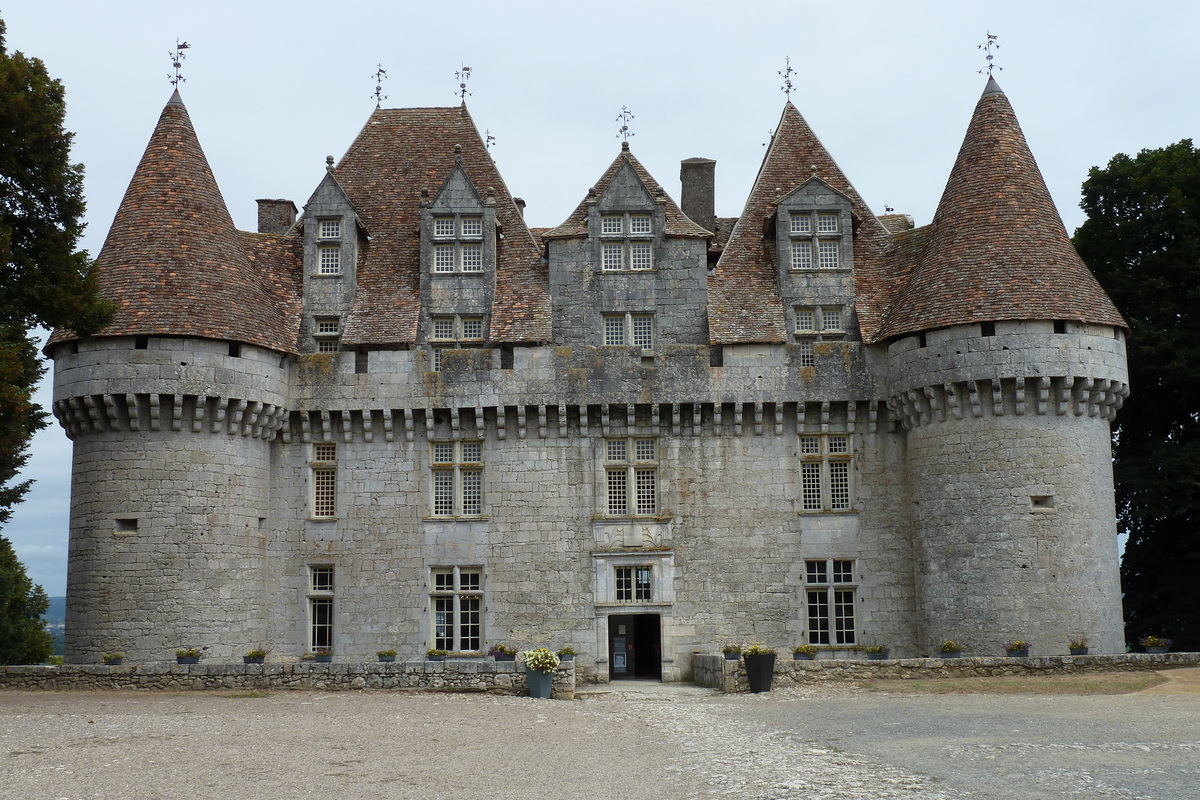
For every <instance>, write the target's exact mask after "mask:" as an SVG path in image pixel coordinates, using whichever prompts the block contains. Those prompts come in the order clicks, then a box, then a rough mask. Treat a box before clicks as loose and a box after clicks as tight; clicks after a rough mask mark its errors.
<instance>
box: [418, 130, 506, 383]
mask: <svg viewBox="0 0 1200 800" xmlns="http://www.w3.org/2000/svg"><path fill="white" fill-rule="evenodd" d="M454 157H455V161H454V167H453V168H452V169H451V170H450V174H449V175H448V176H447V177H446V180H445V181H444V182H443V183H442V186H441V188H440V189H439V190H438V191H437V193H436V194H435V195H433V196H432V197H429V196H427V194H426V193H425V192H424V191H423V192H422V200H421V319H420V324H419V330H418V333H417V341H418V344H422V345H428V347H429V348H430V361H429V364H430V367H431V368H432V369H433V370H435V371H440V369H441V361H442V355H443V354H444V351H446V350H448V349H456V350H457V349H463V348H472V347H482V346H483V345H484V343H485V342H486V341H487V340H488V322H489V316H490V312H491V307H492V300H493V297H494V294H495V286H496V247H497V239H498V238H499V234H500V229H499V226H498V224H497V220H496V199H495V190H494V189H492V188H490V187H488V188H486V189H485V190H484V192H483V193H482V194H481V193H480V191H479V189H478V188H477V187H476V186H475V184H474V183H473V182H472V181H471V179H470V177H469V176H468V175H467V173H466V171H465V170H464V169H463V165H462V148H461V146H459V145H455V147H454Z"/></svg>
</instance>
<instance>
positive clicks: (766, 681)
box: [742, 644, 775, 694]
mask: <svg viewBox="0 0 1200 800" xmlns="http://www.w3.org/2000/svg"><path fill="white" fill-rule="evenodd" d="M742 658H743V659H744V660H745V662H746V680H747V681H748V682H749V683H750V691H751V692H754V693H755V694H758V693H760V692H769V691H771V683H772V681H773V680H774V679H775V651H774V650H772V649H771V648H769V647H764V646H763V645H761V644H752V645H750V646H749V647H747V648H746V649H745V650H743V651H742Z"/></svg>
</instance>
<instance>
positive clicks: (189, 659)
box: [175, 656, 200, 664]
mask: <svg viewBox="0 0 1200 800" xmlns="http://www.w3.org/2000/svg"><path fill="white" fill-rule="evenodd" d="M175 663H176V664H199V663H200V656H175Z"/></svg>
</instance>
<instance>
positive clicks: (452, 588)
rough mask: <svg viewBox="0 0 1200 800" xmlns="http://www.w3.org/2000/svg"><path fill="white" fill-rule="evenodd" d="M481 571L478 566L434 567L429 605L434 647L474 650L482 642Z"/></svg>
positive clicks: (478, 648) (479, 648)
mask: <svg viewBox="0 0 1200 800" xmlns="http://www.w3.org/2000/svg"><path fill="white" fill-rule="evenodd" d="M482 592H483V571H482V570H481V569H480V568H478V567H440V568H437V569H434V570H433V589H432V591H431V592H430V601H431V602H430V608H431V610H432V611H433V620H432V622H433V624H432V628H433V646H434V647H436V648H437V649H439V650H447V651H451V652H456V653H461V652H468V653H469V652H477V651H479V650H481V649H482V643H483V618H482V612H483V594H482Z"/></svg>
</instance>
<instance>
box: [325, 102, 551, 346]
mask: <svg viewBox="0 0 1200 800" xmlns="http://www.w3.org/2000/svg"><path fill="white" fill-rule="evenodd" d="M456 144H457V145H462V169H463V171H464V172H465V173H466V175H467V177H468V178H469V179H470V180H471V182H472V183H473V184H474V185H475V187H476V189H477V190H478V191H479V192H480V194H483V193H484V192H485V191H486V190H487V189H488V188H489V187H491V188H493V189H495V198H496V222H497V224H498V225H499V226H500V227H501V228H502V229H503V238H502V239H500V240H499V241H498V242H497V243H496V261H497V265H496V294H495V300H494V303H493V306H492V316H491V327H490V331H489V338H491V339H492V340H493V341H507V342H539V341H548V340H549V339H550V295H549V288H548V285H549V278H548V273H547V270H546V268H545V266H544V265H543V264H542V260H541V255H540V253H539V251H538V245H537V242H536V241H535V240H534V237H533V235H532V234H530V232H529V229H528V228H527V227H526V226H525V221H524V220H523V219H522V217H521V213H520V210H519V209H518V208H517V206H516V204H515V203H514V202H513V198H512V194H511V193H510V192H509V191H508V188H507V187H506V186H505V185H504V181H503V179H501V177H500V172H499V170H497V169H496V164H495V162H493V161H492V158H491V156H490V155H488V152H487V148H486V147H485V145H484V143H483V140H482V138H481V137H480V135H479V131H478V129H476V127H475V123H474V122H473V121H472V119H471V115H470V114H469V113H467V107H466V105H462V106H460V107H457V108H405V109H379V108H377V109H375V112H374V113H373V114H372V115H371V118H370V119H368V120H367V124H366V125H365V126H364V127H363V129H362V131H361V132H360V133H359V134H358V137H357V138H356V139H355V140H354V143H353V144H352V145H351V146H350V149H349V150H348V151H347V152H346V155H345V156H344V157H343V158H342V160H341V162H340V163H339V164H338V165H337V167H336V168H335V169H334V175H335V176H336V177H337V179H338V181H339V182H340V184H341V185H342V187H343V188H344V189H345V191H346V194H347V196H348V197H349V198H350V200H351V202H352V203H353V204H354V207H355V209H356V210H357V211H358V214H359V216H360V217H361V218H362V220H363V223H364V225H365V226H366V228H367V230H368V231H369V232H370V236H371V239H370V243H369V246H368V247H367V248H366V252H365V254H364V256H363V257H362V259H361V262H360V264H359V266H358V288H357V291H356V293H355V296H354V305H353V306H352V308H351V309H350V313H349V315H348V316H347V320H346V326H345V330H344V333H343V336H342V341H343V342H345V343H346V344H352V345H354V344H365V345H392V344H404V343H411V342H413V341H415V339H416V335H417V318H418V312H419V305H418V300H419V290H420V268H421V234H420V222H421V212H420V201H421V197H420V191H421V189H423V188H424V189H428V190H429V191H430V192H431V193H433V192H436V191H437V190H438V187H440V186H441V185H442V183H443V182H444V181H445V180H446V177H447V176H448V175H449V174H450V171H451V170H452V169H453V168H454V164H455V160H454V156H455V153H454V146H455V145H456Z"/></svg>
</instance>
